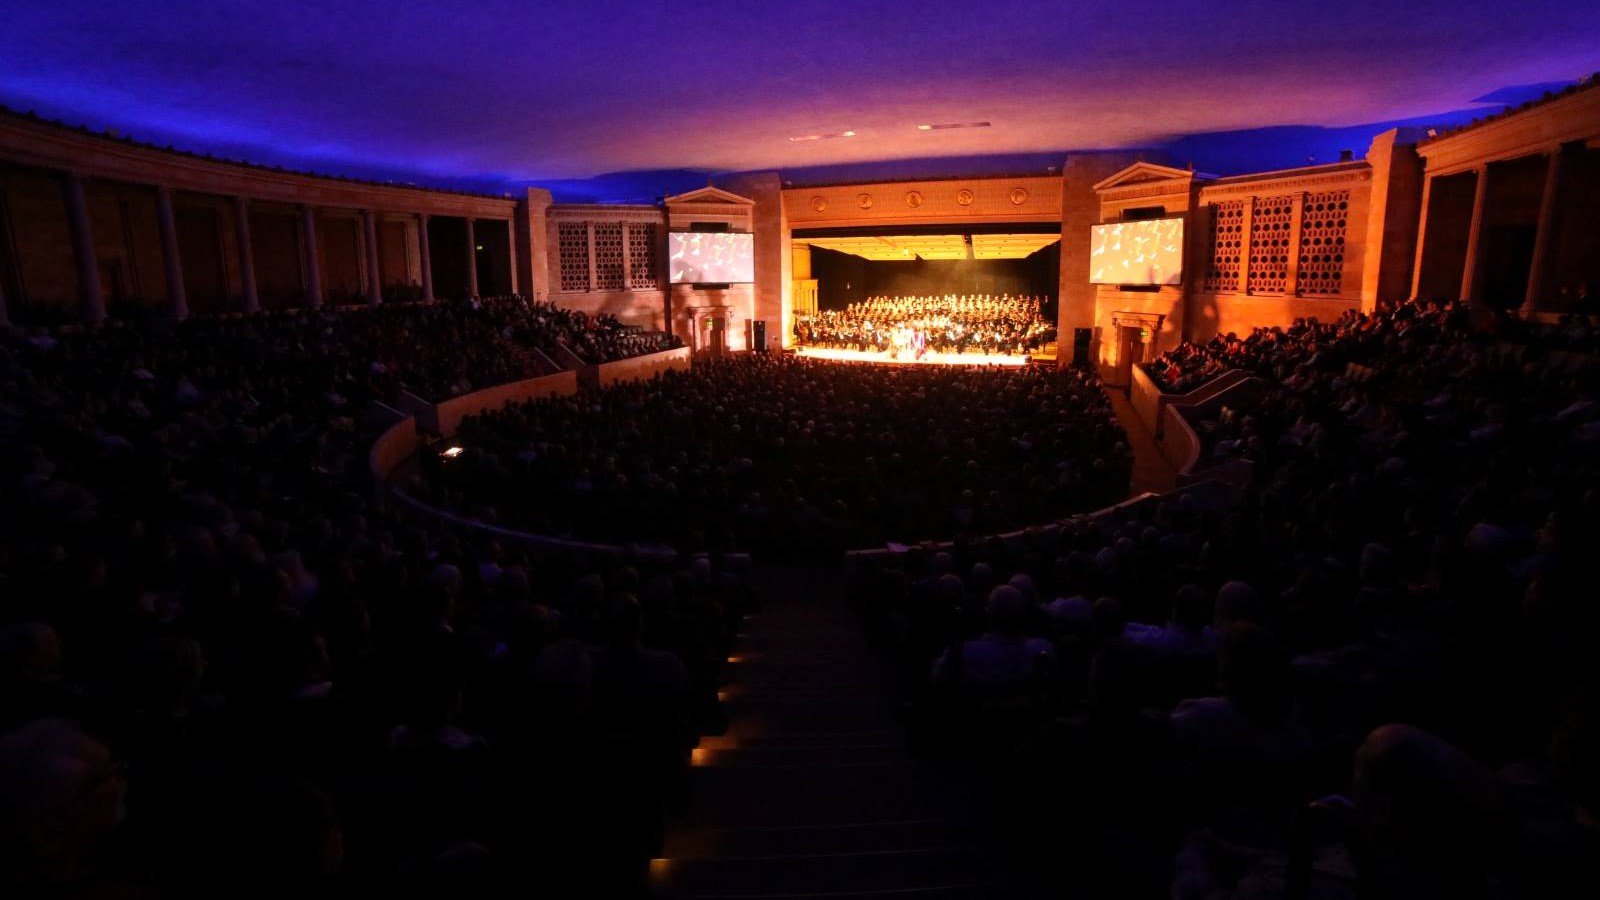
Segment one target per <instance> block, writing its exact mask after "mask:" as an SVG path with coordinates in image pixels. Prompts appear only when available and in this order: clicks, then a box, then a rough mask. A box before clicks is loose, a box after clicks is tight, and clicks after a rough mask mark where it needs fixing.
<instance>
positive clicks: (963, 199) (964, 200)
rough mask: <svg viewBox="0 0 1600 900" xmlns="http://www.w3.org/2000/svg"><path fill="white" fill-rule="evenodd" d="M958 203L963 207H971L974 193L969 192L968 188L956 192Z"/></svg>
mask: <svg viewBox="0 0 1600 900" xmlns="http://www.w3.org/2000/svg"><path fill="white" fill-rule="evenodd" d="M956 202H957V203H959V204H961V205H962V206H971V205H972V192H971V191H969V190H967V189H966V188H962V189H961V190H959V191H956Z"/></svg>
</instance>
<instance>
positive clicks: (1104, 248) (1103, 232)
mask: <svg viewBox="0 0 1600 900" xmlns="http://www.w3.org/2000/svg"><path fill="white" fill-rule="evenodd" d="M1089 283H1090V284H1182V283H1183V220H1182V219H1146V220H1144V221H1141V222H1117V223H1114V224H1111V225H1096V226H1094V227H1093V228H1091V229H1090V239H1089Z"/></svg>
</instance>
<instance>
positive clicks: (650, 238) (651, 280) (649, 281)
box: [628, 222, 661, 290]
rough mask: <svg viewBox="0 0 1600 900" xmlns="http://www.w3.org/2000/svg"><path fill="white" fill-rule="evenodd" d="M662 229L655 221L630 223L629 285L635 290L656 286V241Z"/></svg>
mask: <svg viewBox="0 0 1600 900" xmlns="http://www.w3.org/2000/svg"><path fill="white" fill-rule="evenodd" d="M660 230H661V229H660V228H658V227H657V226H656V225H655V223H653V222H630V223H629V224H628V287H630V288H633V289H634V290H649V289H652V288H654V287H655V286H656V242H657V241H658V240H659V239H660V238H659V233H660Z"/></svg>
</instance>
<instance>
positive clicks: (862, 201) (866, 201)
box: [856, 194, 872, 209]
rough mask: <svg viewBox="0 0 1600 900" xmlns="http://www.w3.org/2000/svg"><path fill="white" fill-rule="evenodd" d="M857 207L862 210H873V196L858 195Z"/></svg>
mask: <svg viewBox="0 0 1600 900" xmlns="http://www.w3.org/2000/svg"><path fill="white" fill-rule="evenodd" d="M856 205H857V206H859V207H861V208H862V209H871V208H872V195H871V194H858V195H856Z"/></svg>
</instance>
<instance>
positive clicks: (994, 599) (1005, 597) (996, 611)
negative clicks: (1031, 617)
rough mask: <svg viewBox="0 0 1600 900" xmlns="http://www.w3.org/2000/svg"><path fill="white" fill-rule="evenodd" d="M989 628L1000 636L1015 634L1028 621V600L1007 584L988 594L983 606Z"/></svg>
mask: <svg viewBox="0 0 1600 900" xmlns="http://www.w3.org/2000/svg"><path fill="white" fill-rule="evenodd" d="M985 612H986V613H987V614H988V617H989V625H990V627H991V628H992V629H993V630H994V631H996V632H999V633H1001V634H1016V633H1019V632H1021V631H1022V630H1023V628H1024V627H1025V626H1026V625H1027V621H1028V598H1027V596H1026V595H1024V594H1023V593H1022V592H1021V591H1019V590H1017V589H1016V588H1014V587H1012V586H1011V585H1009V584H1002V585H1000V586H998V587H996V588H995V589H994V590H992V591H990V592H989V601H988V604H987V605H986V606H985Z"/></svg>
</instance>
